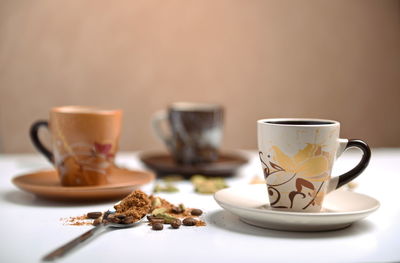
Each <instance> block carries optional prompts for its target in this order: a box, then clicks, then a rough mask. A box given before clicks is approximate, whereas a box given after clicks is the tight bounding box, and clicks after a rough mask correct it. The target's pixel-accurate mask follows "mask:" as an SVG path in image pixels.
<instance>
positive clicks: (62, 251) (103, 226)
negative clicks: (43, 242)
mask: <svg viewBox="0 0 400 263" xmlns="http://www.w3.org/2000/svg"><path fill="white" fill-rule="evenodd" d="M114 213H115V210H108V211H107V212H105V213H104V217H103V219H107V217H108V216H109V215H111V214H114ZM144 218H145V216H143V217H142V218H141V219H140V220H138V221H136V222H133V223H131V224H122V223H112V222H109V221H107V222H104V221H105V220H103V222H101V223H100V224H99V225H97V226H95V227H94V228H92V229H90V230H89V231H87V232H85V233H83V234H82V235H80V236H78V237H77V238H75V239H73V240H71V241H70V242H68V243H66V244H65V245H62V246H61V247H59V248H57V249H55V250H53V251H52V252H50V253H49V254H47V255H46V256H44V257H43V258H42V260H43V261H53V260H55V259H57V258H60V257H62V256H64V255H66V254H67V253H69V252H70V251H72V250H73V249H74V248H77V247H78V245H81V244H83V242H84V241H86V240H88V239H89V238H91V239H93V238H94V237H96V236H98V235H99V234H101V233H103V232H104V231H105V230H108V229H118V228H119V229H120V228H128V227H133V226H135V225H137V224H139V223H140V222H142V221H143V219H144Z"/></svg>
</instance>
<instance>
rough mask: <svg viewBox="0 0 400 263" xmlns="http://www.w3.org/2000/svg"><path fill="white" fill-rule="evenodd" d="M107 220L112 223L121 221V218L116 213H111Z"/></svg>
mask: <svg viewBox="0 0 400 263" xmlns="http://www.w3.org/2000/svg"><path fill="white" fill-rule="evenodd" d="M107 220H108V221H109V222H111V223H116V224H119V223H120V222H121V219H119V218H118V217H116V216H115V215H113V214H111V215H109V216H108V217H107Z"/></svg>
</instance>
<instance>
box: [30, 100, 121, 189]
mask: <svg viewBox="0 0 400 263" xmlns="http://www.w3.org/2000/svg"><path fill="white" fill-rule="evenodd" d="M121 119H122V111H121V110H104V109H99V108H95V107H86V106H64V107H57V108H53V109H51V111H50V120H49V121H37V122H35V123H33V124H32V126H31V129H30V136H31V140H32V142H33V144H34V146H35V147H36V148H37V150H38V151H39V152H41V153H42V154H43V155H44V156H45V157H46V158H47V159H48V160H49V161H50V162H51V163H52V164H53V165H54V166H55V167H56V169H57V171H58V173H59V175H60V178H61V184H62V185H64V186H95V185H103V184H107V183H108V181H107V175H108V174H109V173H110V172H111V169H112V167H113V166H114V157H115V155H116V153H117V151H118V141H119V136H120V132H121ZM42 126H44V127H47V128H48V129H49V130H50V133H51V137H52V151H50V150H48V149H47V148H46V147H45V146H44V145H43V144H42V143H41V141H40V139H39V136H38V131H39V128H40V127H42Z"/></svg>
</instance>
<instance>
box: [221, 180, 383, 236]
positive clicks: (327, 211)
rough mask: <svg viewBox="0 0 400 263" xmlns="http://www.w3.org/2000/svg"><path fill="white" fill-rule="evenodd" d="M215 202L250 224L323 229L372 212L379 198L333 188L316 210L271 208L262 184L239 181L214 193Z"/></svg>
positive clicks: (354, 220)
mask: <svg viewBox="0 0 400 263" xmlns="http://www.w3.org/2000/svg"><path fill="white" fill-rule="evenodd" d="M214 198H215V200H216V201H217V203H218V204H219V205H220V206H221V207H222V208H224V209H226V210H227V211H229V212H231V213H233V214H235V215H237V216H239V218H240V219H241V220H242V221H243V222H245V223H248V224H250V225H255V226H259V227H264V228H270V229H276V230H286V231H326V230H336V229H341V228H345V227H347V226H349V225H351V224H352V223H354V222H356V221H358V220H361V219H363V218H365V217H366V216H368V215H369V214H371V213H372V212H374V211H375V210H376V209H378V207H379V202H378V201H377V200H375V199H374V198H372V197H369V196H367V195H364V194H359V193H354V192H350V191H346V190H336V191H333V192H331V193H330V194H328V195H327V196H326V197H325V200H324V204H323V209H322V211H321V212H318V213H301V212H286V211H277V210H272V209H271V207H270V206H269V204H268V194H267V188H266V186H265V185H263V184H258V185H243V186H236V187H231V188H226V189H223V190H220V191H218V192H216V193H215V194H214Z"/></svg>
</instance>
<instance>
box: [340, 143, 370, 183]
mask: <svg viewBox="0 0 400 263" xmlns="http://www.w3.org/2000/svg"><path fill="white" fill-rule="evenodd" d="M352 147H356V148H359V149H360V150H361V151H362V152H363V156H362V158H361V161H360V162H359V163H358V164H357V166H356V167H354V168H353V169H351V170H350V171H348V172H347V173H344V174H342V175H340V176H338V177H335V178H337V180H338V181H337V185H336V187H335V189H337V188H339V187H341V186H343V185H345V184H347V183H348V182H350V181H352V180H353V179H355V178H356V177H357V176H359V175H360V174H361V173H362V172H363V171H364V170H365V168H367V166H368V164H369V161H370V159H371V150H370V148H369V146H368V144H367V143H366V142H364V141H362V140H357V139H352V140H349V141H348V143H347V145H346V147H345V148H344V149H345V150H346V149H348V148H352ZM335 178H334V179H335Z"/></svg>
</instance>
